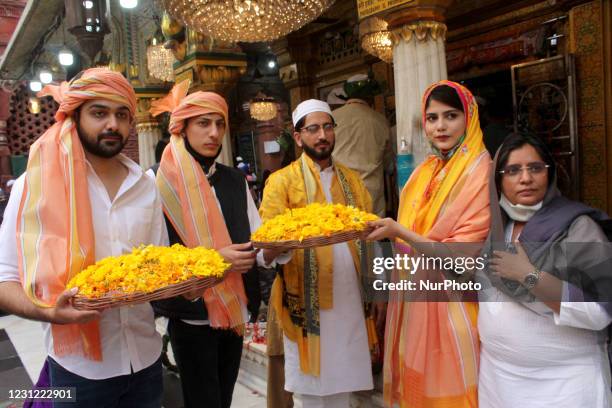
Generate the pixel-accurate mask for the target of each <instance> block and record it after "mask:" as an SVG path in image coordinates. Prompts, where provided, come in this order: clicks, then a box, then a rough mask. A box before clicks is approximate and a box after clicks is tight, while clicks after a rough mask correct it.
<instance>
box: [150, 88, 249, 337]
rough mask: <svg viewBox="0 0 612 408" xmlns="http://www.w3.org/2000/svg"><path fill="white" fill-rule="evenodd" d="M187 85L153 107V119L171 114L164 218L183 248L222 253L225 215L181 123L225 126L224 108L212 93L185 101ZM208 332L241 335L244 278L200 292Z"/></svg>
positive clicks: (230, 277)
mask: <svg viewBox="0 0 612 408" xmlns="http://www.w3.org/2000/svg"><path fill="white" fill-rule="evenodd" d="M188 90H189V81H183V82H181V83H179V84H177V85H175V86H174V88H173V89H172V91H170V93H169V94H168V95H167V96H166V97H165V98H163V99H160V100H159V101H155V102H153V103H152V109H151V113H152V114H153V115H155V116H157V115H159V114H160V113H163V112H171V116H170V125H169V131H170V133H171V134H172V136H171V138H170V145H169V146H168V147H167V148H166V149H165V150H164V154H163V155H162V159H161V162H160V165H159V170H158V172H157V187H158V189H159V191H160V194H161V198H162V203H163V207H164V213H165V214H166V216H167V217H168V219H169V220H170V222H171V223H172V225H173V226H174V229H175V230H176V232H177V233H178V235H179V237H180V238H181V240H182V241H183V242H184V243H185V245H186V246H188V247H190V248H193V247H196V246H204V247H207V248H215V249H220V248H223V247H226V246H228V245H230V244H231V243H232V241H231V238H230V235H229V233H228V231H227V226H226V225H225V222H224V219H223V214H222V213H221V210H220V209H219V207H218V205H217V201H216V199H215V196H214V194H213V191H212V188H211V187H210V184H209V183H208V179H207V178H206V175H205V174H204V171H203V170H202V167H200V165H199V163H198V162H197V161H196V160H195V159H194V158H193V157H192V156H191V154H190V153H189V152H188V151H187V149H186V148H185V140H184V138H183V136H181V131H182V130H183V128H184V123H185V119H188V118H191V117H194V116H200V115H205V114H207V113H218V114H220V115H221V116H223V118H224V119H225V123H226V124H228V123H229V122H228V115H227V111H228V109H227V104H226V102H225V100H224V99H223V97H221V96H220V95H218V94H216V93H214V92H195V93H193V94H191V95H189V96H187V92H188ZM204 302H205V303H206V309H207V311H208V319H209V321H210V325H211V327H216V328H223V329H227V328H234V329H235V330H236V331H238V332H239V333H241V332H242V330H243V325H244V323H245V322H246V321H247V316H248V314H247V309H246V304H247V298H246V295H245V292H244V284H243V282H242V276H241V274H239V273H236V272H230V273H228V274H227V275H226V276H225V278H224V279H223V282H221V283H220V284H218V285H216V286H214V287H212V288H209V289H206V290H205V291H204Z"/></svg>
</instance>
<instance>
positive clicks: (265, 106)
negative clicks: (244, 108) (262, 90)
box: [249, 98, 278, 122]
mask: <svg viewBox="0 0 612 408" xmlns="http://www.w3.org/2000/svg"><path fill="white" fill-rule="evenodd" d="M249 111H250V112H251V117H252V118H253V119H256V120H258V121H260V122H265V121H267V120H271V119H274V118H275V117H276V114H277V113H278V108H277V106H276V102H275V101H274V98H254V99H253V100H252V101H251V102H249Z"/></svg>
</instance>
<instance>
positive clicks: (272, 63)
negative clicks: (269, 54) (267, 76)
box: [268, 60, 276, 68]
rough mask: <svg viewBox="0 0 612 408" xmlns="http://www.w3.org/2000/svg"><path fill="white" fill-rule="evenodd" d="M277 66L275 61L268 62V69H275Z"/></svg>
mask: <svg viewBox="0 0 612 408" xmlns="http://www.w3.org/2000/svg"><path fill="white" fill-rule="evenodd" d="M275 66H276V62H274V61H273V60H270V61H268V68H274V67H275Z"/></svg>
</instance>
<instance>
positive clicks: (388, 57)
mask: <svg viewBox="0 0 612 408" xmlns="http://www.w3.org/2000/svg"><path fill="white" fill-rule="evenodd" d="M359 37H360V38H361V48H363V49H364V51H365V52H367V53H368V54H371V55H374V56H375V57H378V58H380V59H381V60H383V61H385V62H386V63H389V64H390V63H392V62H393V40H392V38H391V32H390V31H389V30H387V22H386V21H385V20H383V19H382V18H379V17H370V18H367V19H365V20H363V21H362V22H361V23H360V24H359Z"/></svg>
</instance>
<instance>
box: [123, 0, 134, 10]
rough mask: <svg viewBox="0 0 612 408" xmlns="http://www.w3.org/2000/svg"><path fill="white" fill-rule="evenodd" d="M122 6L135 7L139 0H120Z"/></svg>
mask: <svg viewBox="0 0 612 408" xmlns="http://www.w3.org/2000/svg"><path fill="white" fill-rule="evenodd" d="M119 4H120V5H121V7H123V8H126V9H133V8H136V6H138V0H119Z"/></svg>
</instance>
